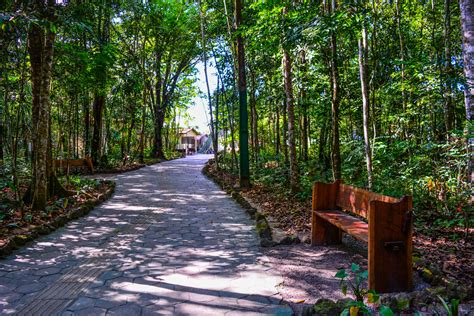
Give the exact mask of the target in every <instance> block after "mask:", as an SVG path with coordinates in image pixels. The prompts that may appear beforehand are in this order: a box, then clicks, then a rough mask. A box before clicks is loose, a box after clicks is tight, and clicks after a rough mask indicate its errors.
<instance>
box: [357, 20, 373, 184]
mask: <svg viewBox="0 0 474 316" xmlns="http://www.w3.org/2000/svg"><path fill="white" fill-rule="evenodd" d="M362 19H363V21H362V35H361V38H360V39H359V40H358V44H359V45H358V46H359V74H360V86H361V92H362V117H363V125H364V147H365V160H366V166H367V180H368V188H369V189H372V185H373V180H372V151H371V149H370V135H369V108H370V96H369V85H368V82H367V81H368V73H367V68H368V65H367V64H368V62H367V56H368V46H367V28H366V26H365V23H366V22H365V15H364V16H363V17H362Z"/></svg>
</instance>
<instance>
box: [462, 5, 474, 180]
mask: <svg viewBox="0 0 474 316" xmlns="http://www.w3.org/2000/svg"><path fill="white" fill-rule="evenodd" d="M459 6H460V8H461V25H462V34H463V43H464V51H463V55H464V75H465V76H466V88H465V89H464V103H465V107H466V121H467V125H466V134H467V135H468V159H469V161H468V181H469V183H472V178H473V174H472V170H473V168H472V165H473V154H472V148H473V146H474V138H473V137H472V135H473V132H474V131H473V122H472V121H473V119H474V0H461V1H460V2H459Z"/></svg>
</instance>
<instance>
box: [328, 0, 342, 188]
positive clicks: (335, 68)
mask: <svg viewBox="0 0 474 316" xmlns="http://www.w3.org/2000/svg"><path fill="white" fill-rule="evenodd" d="M331 10H332V11H333V12H334V11H335V10H336V0H332V5H331ZM330 47H331V85H332V98H331V114H332V171H333V178H334V180H338V179H340V178H341V176H342V175H341V152H340V140H339V102H340V100H339V65H338V64H339V62H338V56H337V55H338V53H337V40H336V34H335V31H331V37H330Z"/></svg>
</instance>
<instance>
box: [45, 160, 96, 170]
mask: <svg viewBox="0 0 474 316" xmlns="http://www.w3.org/2000/svg"><path fill="white" fill-rule="evenodd" d="M53 163H54V167H55V168H63V169H67V168H70V167H87V169H88V170H89V171H90V172H91V173H93V172H94V166H93V164H92V160H91V158H83V159H64V160H60V159H58V160H54V161H53Z"/></svg>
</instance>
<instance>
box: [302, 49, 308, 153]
mask: <svg viewBox="0 0 474 316" xmlns="http://www.w3.org/2000/svg"><path fill="white" fill-rule="evenodd" d="M301 65H302V66H303V67H302V68H303V75H302V79H301V108H302V110H303V126H302V133H301V138H302V139H301V145H302V151H303V160H304V161H308V151H309V145H308V134H309V115H308V102H307V99H306V80H305V77H306V72H307V71H308V69H307V66H306V52H305V50H304V49H303V50H302V51H301Z"/></svg>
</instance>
